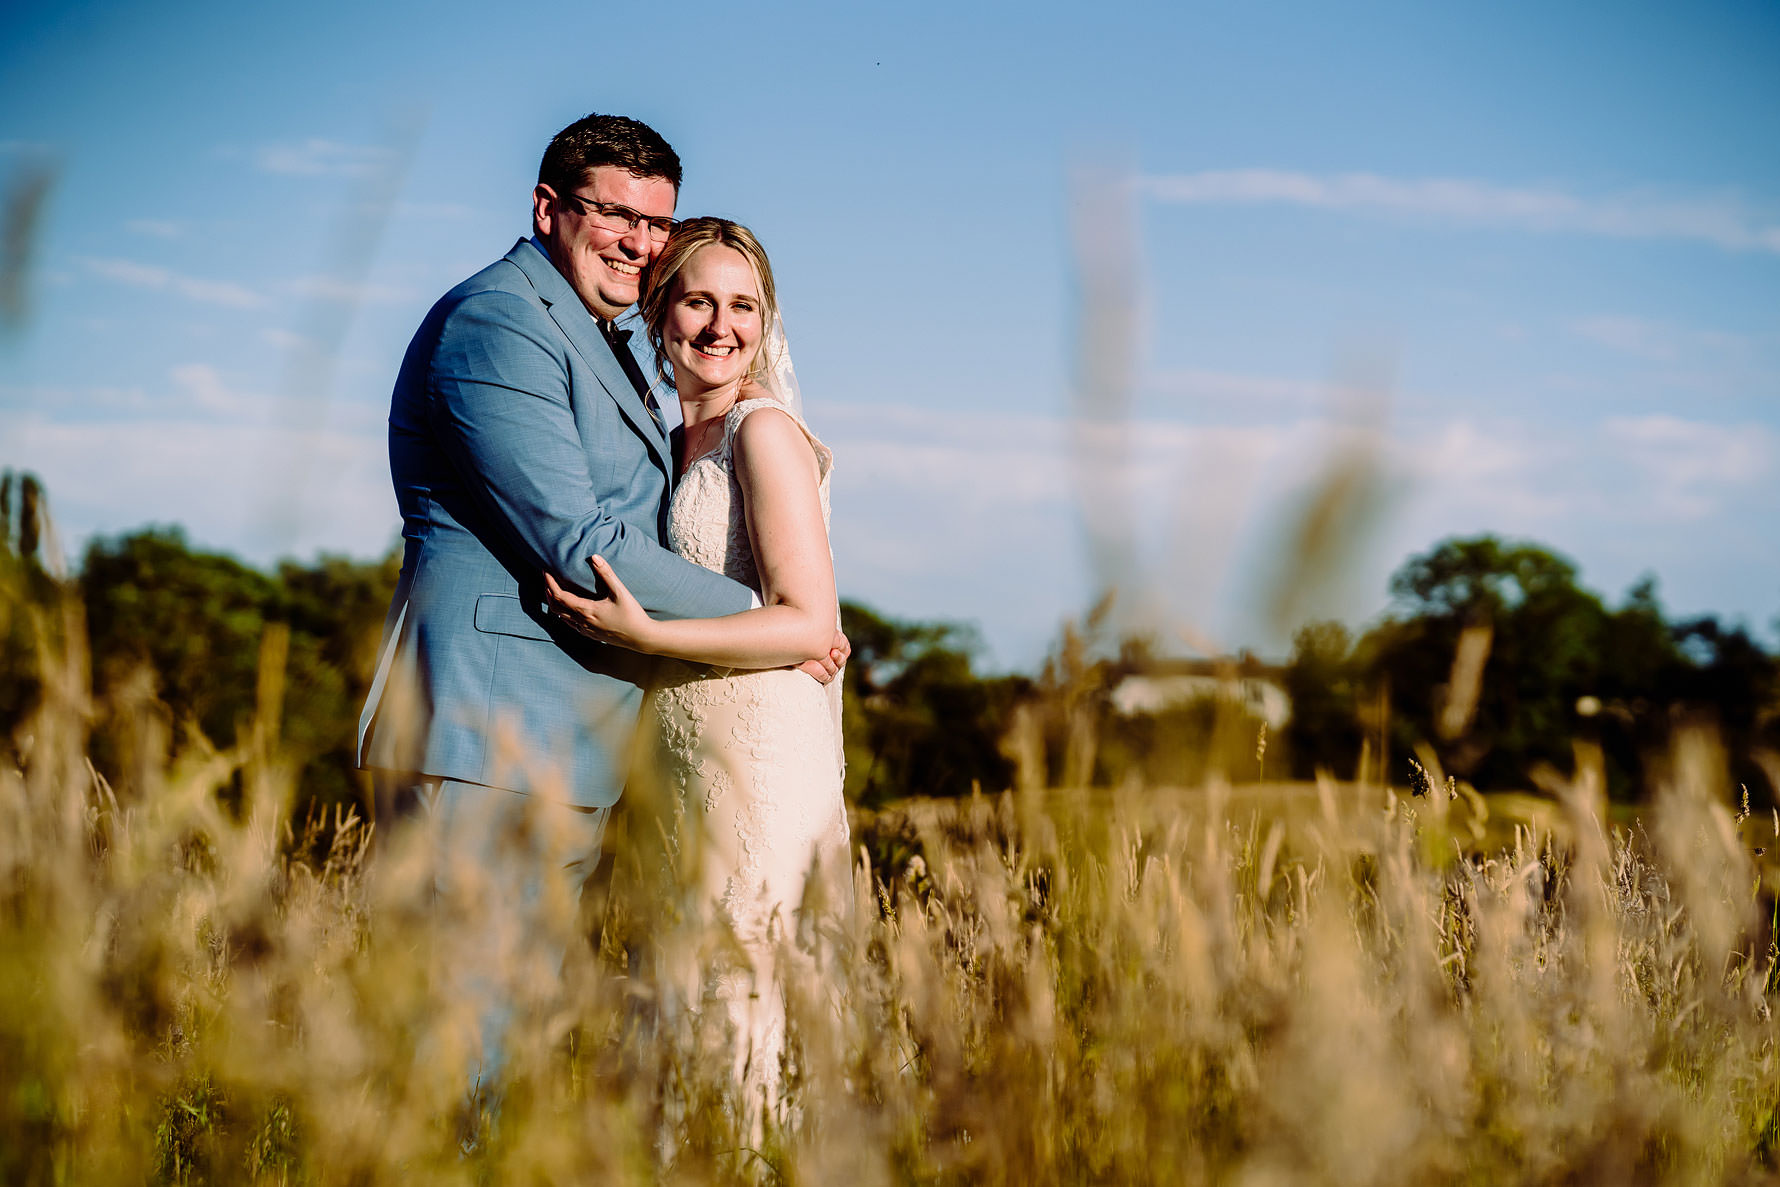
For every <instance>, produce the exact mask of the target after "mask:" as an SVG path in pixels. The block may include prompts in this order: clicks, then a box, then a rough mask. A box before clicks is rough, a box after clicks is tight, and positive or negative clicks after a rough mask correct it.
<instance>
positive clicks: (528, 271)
mask: <svg viewBox="0 0 1780 1187" xmlns="http://www.w3.org/2000/svg"><path fill="white" fill-rule="evenodd" d="M507 259H508V260H509V261H511V262H512V263H513V265H514V266H515V267H517V268H518V269H519V270H520V271H521V272H523V273H525V277H526V279H527V280H529V281H531V282H532V288H533V289H535V290H537V294H538V298H539V299H540V300H541V301H543V302H544V307H545V308H546V309H548V310H549V311H550V319H551V320H552V321H554V322H555V323H556V325H557V328H558V329H560V330H561V331H562V333H563V337H565V338H567V339H568V340H569V345H570V346H572V347H574V348H575V353H577V354H579V355H580V356H581V359H582V361H583V362H585V363H586V364H587V367H588V369H589V370H590V371H592V372H593V375H594V378H595V379H598V380H599V381H600V386H601V387H604V388H605V389H606V394H607V395H608V396H610V397H611V398H612V402H613V403H614V404H616V405H617V406H618V411H619V413H620V414H622V415H623V417H624V419H625V420H627V421H629V422H630V426H631V428H633V429H635V430H636V433H637V436H639V437H641V438H642V439H643V441H644V443H645V444H646V445H648V447H649V452H650V454H652V455H653V456H654V458H655V464H656V465H658V466H660V467H661V469H662V472H663V473H665V474H667V475H669V476H670V478H671V477H672V475H673V470H674V468H673V465H672V464H671V463H670V462H669V460H668V442H667V436H666V434H665V433H664V432H663V431H662V427H661V426H660V425H659V424H657V423H656V420H655V418H654V417H653V416H650V415H649V409H648V407H647V406H646V405H645V404H644V403H643V397H642V396H641V395H640V394H639V393H638V392H637V389H636V387H635V386H634V385H633V384H632V383H631V381H630V376H629V375H627V374H626V373H625V370H624V366H623V364H621V363H620V362H619V361H618V357H617V356H616V355H615V354H613V353H612V345H611V343H609V342H607V341H606V338H605V335H603V334H601V333H600V331H599V327H598V326H596V325H595V324H594V321H593V315H592V314H590V313H588V312H587V306H585V305H583V304H582V303H581V298H580V297H578V296H576V295H575V290H574V289H573V288H570V287H569V282H568V281H567V280H565V279H563V275H562V273H560V272H558V271H557V270H556V267H555V265H553V264H552V263H551V262H550V261H549V260H547V259H545V258H544V255H543V253H542V252H540V251H539V250H538V249H537V247H536V246H535V245H534V244H533V243H532V242H531V240H529V239H521V240H520V241H519V242H518V243H515V244H514V245H513V250H512V251H510V252H508V253H507Z"/></svg>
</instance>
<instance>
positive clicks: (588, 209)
mask: <svg viewBox="0 0 1780 1187" xmlns="http://www.w3.org/2000/svg"><path fill="white" fill-rule="evenodd" d="M563 197H565V198H573V199H574V200H575V201H576V202H577V203H579V204H580V206H581V210H582V213H584V214H586V215H587V217H588V218H590V219H592V220H593V225H594V226H596V227H604V228H605V229H606V230H608V231H617V232H618V233H619V234H621V235H628V234H630V233H631V232H632V231H634V230H636V229H637V224H638V223H648V224H649V238H651V239H653V240H654V241H655V242H657V243H660V242H662V241H664V240H665V239H666V238H667V237H668V236H669V235H672V234H673V233H674V228H675V227H677V226H679V225H680V220H679V219H677V218H667V217H666V216H663V215H648V214H643V213H641V212H639V211H635V210H632V209H631V208H630V207H628V206H620V205H618V204H617V203H616V202H594V201H592V200H590V199H587V198H583V197H582V196H581V195H580V194H567V193H565V194H564V195H563Z"/></svg>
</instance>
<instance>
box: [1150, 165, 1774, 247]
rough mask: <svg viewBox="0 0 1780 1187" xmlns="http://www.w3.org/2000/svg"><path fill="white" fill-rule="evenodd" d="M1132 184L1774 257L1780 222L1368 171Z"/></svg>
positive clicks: (1727, 207) (1239, 201)
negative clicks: (1688, 243) (1700, 245)
mask: <svg viewBox="0 0 1780 1187" xmlns="http://www.w3.org/2000/svg"><path fill="white" fill-rule="evenodd" d="M1138 186H1139V189H1140V192H1141V193H1143V194H1145V195H1147V196H1148V197H1150V198H1153V199H1155V200H1157V201H1161V202H1175V203H1184V204H1196V205H1265V204H1273V205H1289V206H1309V207H1314V208H1318V209H1323V210H1347V211H1372V212H1376V213H1383V214H1393V215H1406V216H1411V217H1417V218H1430V219H1438V220H1447V221H1452V222H1460V223H1469V224H1473V225H1479V226H1500V227H1518V228H1522V229H1526V230H1533V231H1549V232H1559V231H1562V232H1571V233H1577V234H1589V235H1608V236H1614V237H1619V238H1630V239H1678V240H1684V241H1694V242H1699V243H1710V244H1713V245H1715V246H1717V247H1721V248H1725V249H1726V250H1730V251H1760V252H1772V253H1775V254H1780V224H1777V223H1772V222H1766V221H1763V220H1761V219H1758V218H1757V217H1756V216H1754V215H1753V214H1752V213H1750V212H1749V211H1748V210H1747V209H1745V208H1744V207H1743V206H1742V205H1741V204H1740V203H1738V202H1735V201H1732V200H1730V199H1724V198H1704V197H1702V198H1692V199H1685V200H1674V199H1665V198H1657V197H1650V196H1644V195H1626V196H1618V197H1599V198H1585V197H1579V196H1577V195H1575V194H1572V193H1569V192H1567V191H1564V190H1560V189H1549V188H1531V187H1529V188H1516V187H1511V186H1500V185H1494V184H1491V183H1489V182H1482V181H1469V180H1462V179H1451V178H1427V179H1403V178H1392V177H1381V176H1379V175H1377V174H1373V173H1341V174H1329V175H1319V174H1310V173H1295V172H1289V171H1286V170H1280V169H1228V170H1208V171H1205V172H1200V173H1185V174H1175V175H1168V176H1159V177H1146V178H1143V179H1141V180H1140V181H1139V182H1138Z"/></svg>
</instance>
